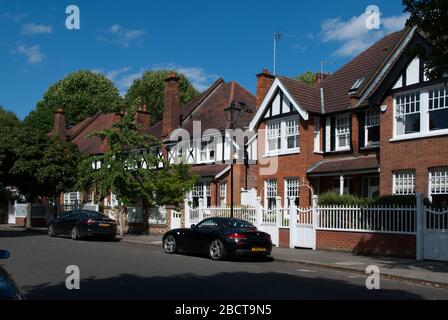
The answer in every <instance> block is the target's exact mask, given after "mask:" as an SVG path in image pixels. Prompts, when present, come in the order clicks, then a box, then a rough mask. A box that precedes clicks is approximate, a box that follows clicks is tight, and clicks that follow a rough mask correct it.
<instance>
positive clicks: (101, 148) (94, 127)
mask: <svg viewBox="0 0 448 320" xmlns="http://www.w3.org/2000/svg"><path fill="white" fill-rule="evenodd" d="M116 121H117V115H116V114H115V113H108V114H97V115H95V116H93V117H89V118H87V119H86V120H84V121H82V122H81V123H79V124H78V125H76V126H75V127H73V128H71V129H69V130H68V132H67V135H68V141H69V142H72V143H74V144H76V145H77V146H78V149H79V151H81V152H82V153H87V154H102V153H104V152H106V151H107V144H103V143H102V141H101V139H100V138H99V137H88V136H89V134H92V133H94V132H97V131H101V130H104V129H108V128H112V126H113V124H114V123H115V122H116Z"/></svg>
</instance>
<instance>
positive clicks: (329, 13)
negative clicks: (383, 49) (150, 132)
mask: <svg viewBox="0 0 448 320" xmlns="http://www.w3.org/2000/svg"><path fill="white" fill-rule="evenodd" d="M71 4H74V5H77V6H78V7H79V9H80V12H81V15H80V17H81V29H80V30H67V29H66V27H65V20H66V18H67V15H66V13H65V9H66V7H67V6H68V5H71ZM372 4H374V5H376V6H378V7H379V8H380V10H381V18H382V24H381V28H380V29H379V30H368V29H367V28H365V26H364V21H365V17H366V16H365V11H366V8H367V6H368V5H372ZM405 20H406V14H404V13H403V6H402V4H401V1H399V0H394V1H390V0H375V1H374V2H372V1H364V0H340V1H323V0H313V1H296V0H294V1H293V0H276V1H273V0H271V1H265V0H225V1H224V0H223V1H212V0H208V1H205V0H202V1H201V0H182V1H175V0H173V1H143V0H127V1H122V0H114V1H105V0H89V1H84V0H74V1H71V2H67V1H62V0H40V1H31V0H28V1H14V0H0V105H3V106H4V107H5V108H7V109H9V110H11V111H14V112H15V113H16V114H17V115H18V116H19V117H20V118H24V117H25V116H26V115H27V114H28V113H29V112H30V111H31V110H32V109H34V107H35V105H36V103H37V101H39V100H40V99H42V96H43V93H44V92H45V90H46V89H47V88H48V86H49V85H51V84H52V83H54V82H55V81H57V80H59V79H61V78H63V77H64V75H66V74H67V73H70V72H73V71H76V70H79V69H90V70H94V71H97V72H103V73H104V74H106V75H107V76H108V77H109V78H110V79H112V80H113V81H114V82H115V84H116V86H117V87H118V88H119V90H120V92H122V93H124V92H126V89H127V88H128V86H129V85H130V84H131V83H132V80H133V79H135V78H136V77H138V76H139V75H140V74H141V73H142V72H143V71H144V70H148V69H157V68H175V69H178V70H180V71H181V72H184V73H185V74H186V75H187V76H188V77H189V79H190V81H191V82H192V83H193V84H194V85H195V86H196V87H197V88H198V89H199V90H203V89H204V88H206V87H207V86H208V85H210V84H211V83H212V82H213V81H214V80H215V79H217V78H218V77H223V78H224V79H225V80H226V81H230V80H236V81H238V82H239V83H240V84H241V85H243V86H244V87H246V88H247V89H248V90H250V91H252V92H255V86H256V78H255V75H256V74H257V73H259V72H260V71H261V70H262V69H263V68H268V69H269V70H271V71H272V64H273V62H272V60H273V33H274V32H281V33H282V34H284V35H291V37H287V36H283V37H282V38H281V40H280V42H279V45H278V59H277V73H278V74H282V75H286V76H295V75H297V74H300V73H302V72H304V71H306V70H312V71H319V69H320V61H322V60H325V61H331V62H332V63H330V64H327V65H325V71H327V72H328V71H330V72H331V71H335V70H336V69H337V68H339V67H340V66H342V65H343V64H344V63H346V62H348V61H349V60H350V58H352V57H353V56H354V55H355V54H357V53H359V52H360V51H361V50H362V49H365V48H366V47H367V46H368V45H370V44H371V43H372V42H374V41H375V40H377V39H379V38H381V36H383V35H385V34H387V33H390V32H393V31H396V30H399V29H401V28H402V26H403V24H404V22H405Z"/></svg>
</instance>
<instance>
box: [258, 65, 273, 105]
mask: <svg viewBox="0 0 448 320" xmlns="http://www.w3.org/2000/svg"><path fill="white" fill-rule="evenodd" d="M274 79H275V76H274V75H272V74H271V73H270V72H269V70H267V69H263V71H262V72H261V73H260V74H257V97H256V103H257V110H258V108H259V107H260V105H261V103H262V102H263V99H264V98H265V97H266V94H267V93H268V91H269V89H270V88H271V85H272V83H273V82H274Z"/></svg>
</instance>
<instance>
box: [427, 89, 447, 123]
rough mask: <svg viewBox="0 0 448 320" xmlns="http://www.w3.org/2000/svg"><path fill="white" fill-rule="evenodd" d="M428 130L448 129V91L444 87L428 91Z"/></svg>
mask: <svg viewBox="0 0 448 320" xmlns="http://www.w3.org/2000/svg"><path fill="white" fill-rule="evenodd" d="M428 108H429V130H430V131H435V130H441V129H448V90H447V89H446V88H445V87H441V88H435V89H432V90H429V106H428Z"/></svg>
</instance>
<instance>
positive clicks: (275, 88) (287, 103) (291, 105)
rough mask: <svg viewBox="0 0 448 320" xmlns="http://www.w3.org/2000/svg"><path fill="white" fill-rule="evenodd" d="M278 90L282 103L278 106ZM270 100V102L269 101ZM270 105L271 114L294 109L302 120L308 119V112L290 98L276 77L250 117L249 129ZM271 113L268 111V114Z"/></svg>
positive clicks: (260, 118) (253, 127) (251, 128)
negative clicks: (281, 95) (258, 106)
mask: <svg viewBox="0 0 448 320" xmlns="http://www.w3.org/2000/svg"><path fill="white" fill-rule="evenodd" d="M280 92H282V93H283V105H282V107H280V103H281V101H282V99H281V97H280ZM271 102H272V103H271ZM270 107H272V109H271V111H272V116H276V115H280V114H286V113H290V112H292V111H294V110H296V111H297V112H298V113H299V114H300V116H301V117H302V118H303V119H304V120H308V117H309V116H308V112H306V111H305V110H304V109H303V108H302V107H300V105H299V104H298V103H297V102H296V101H295V100H294V99H293V98H292V96H291V95H290V94H289V92H288V90H286V88H285V86H283V84H282V83H281V81H280V80H279V79H278V78H276V79H275V81H274V83H273V84H272V86H271V88H270V89H269V92H268V94H267V95H266V97H265V98H264V100H263V102H262V103H261V106H260V108H258V110H257V113H256V114H255V116H254V118H253V119H252V121H251V123H250V125H249V129H250V130H254V129H255V127H256V126H257V125H258V123H259V122H260V121H261V120H262V117H263V116H264V115H265V114H267V113H266V111H269V110H268V109H269V108H270ZM270 115H271V114H270V113H269V116H270Z"/></svg>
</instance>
